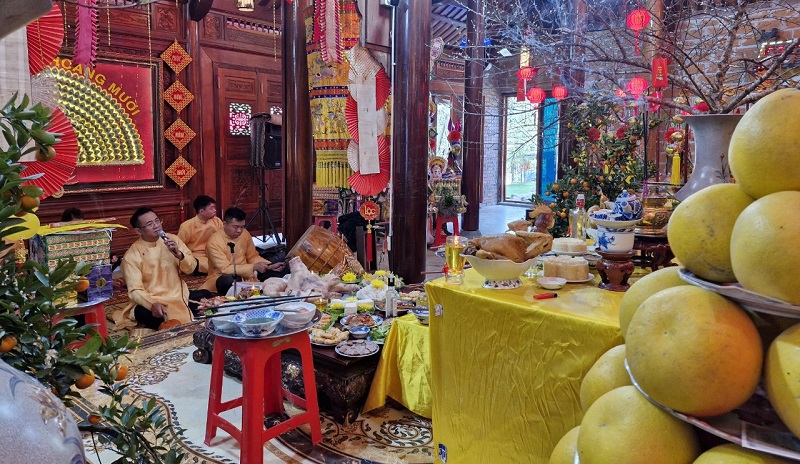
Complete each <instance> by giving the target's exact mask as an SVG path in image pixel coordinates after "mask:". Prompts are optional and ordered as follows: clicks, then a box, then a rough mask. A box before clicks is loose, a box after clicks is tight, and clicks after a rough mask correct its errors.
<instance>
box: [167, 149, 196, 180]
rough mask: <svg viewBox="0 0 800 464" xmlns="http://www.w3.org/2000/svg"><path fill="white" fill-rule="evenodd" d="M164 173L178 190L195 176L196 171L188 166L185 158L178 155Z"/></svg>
mask: <svg viewBox="0 0 800 464" xmlns="http://www.w3.org/2000/svg"><path fill="white" fill-rule="evenodd" d="M164 172H165V173H166V174H167V176H169V178H170V179H172V180H173V181H175V183H176V184H178V186H179V187H180V188H183V186H184V185H186V183H187V182H189V179H191V178H192V176H194V175H195V173H196V172H197V169H195V168H194V166H192V165H191V164H189V162H188V161H186V158H184V157H183V156H181V155H178V159H176V160H175V162H174V163H172V164H170V166H169V167H168V168H167V170H166V171H164Z"/></svg>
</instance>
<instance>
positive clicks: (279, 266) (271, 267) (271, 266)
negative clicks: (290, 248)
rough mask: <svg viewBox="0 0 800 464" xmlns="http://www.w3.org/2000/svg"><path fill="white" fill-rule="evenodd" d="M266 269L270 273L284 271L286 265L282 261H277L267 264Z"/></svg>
mask: <svg viewBox="0 0 800 464" xmlns="http://www.w3.org/2000/svg"><path fill="white" fill-rule="evenodd" d="M267 269H269V270H270V271H276V272H280V271H282V270H284V269H286V263H284V262H283V261H279V262H277V263H269V265H268V266H267Z"/></svg>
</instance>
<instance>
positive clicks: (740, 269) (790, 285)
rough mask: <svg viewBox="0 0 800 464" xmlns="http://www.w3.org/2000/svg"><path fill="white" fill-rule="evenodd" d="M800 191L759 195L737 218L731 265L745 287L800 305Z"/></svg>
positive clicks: (734, 228)
mask: <svg viewBox="0 0 800 464" xmlns="http://www.w3.org/2000/svg"><path fill="white" fill-rule="evenodd" d="M798 205H800V192H795V191H786V192H777V193H773V194H771V195H767V196H765V197H763V198H759V199H758V200H756V201H755V202H753V203H752V204H751V205H750V206H748V207H747V208H745V209H744V211H742V213H741V214H740V215H739V218H738V219H736V224H735V225H734V227H733V233H732V234H731V266H732V268H733V273H734V274H735V275H736V279H737V280H738V281H739V283H741V284H742V286H743V287H744V288H746V289H748V290H752V291H754V292H756V293H760V294H762V295H766V296H769V297H772V298H777V299H779V300H783V301H786V302H788V303H791V304H793V305H800V283H799V282H798V279H797V275H798V273H800V246H798V245H799V244H798V238H800V210H798Z"/></svg>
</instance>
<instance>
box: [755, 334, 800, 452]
mask: <svg viewBox="0 0 800 464" xmlns="http://www.w3.org/2000/svg"><path fill="white" fill-rule="evenodd" d="M764 389H765V390H766V391H767V398H769V402H770V403H771V404H772V407H773V408H775V412H777V413H778V416H779V417H780V418H781V420H782V421H783V423H784V424H786V427H788V428H789V430H791V431H792V433H794V434H795V435H797V436H800V324H796V325H793V326H792V327H789V328H788V329H786V330H785V331H784V332H783V333H782V334H780V335H778V338H776V339H775V341H773V342H772V344H771V345H770V346H769V349H768V350H767V356H766V361H765V362H764Z"/></svg>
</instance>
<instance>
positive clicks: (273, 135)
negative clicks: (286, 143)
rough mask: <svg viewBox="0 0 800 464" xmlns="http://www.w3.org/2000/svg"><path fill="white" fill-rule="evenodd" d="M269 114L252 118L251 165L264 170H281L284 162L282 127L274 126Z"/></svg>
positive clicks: (259, 114)
mask: <svg viewBox="0 0 800 464" xmlns="http://www.w3.org/2000/svg"><path fill="white" fill-rule="evenodd" d="M269 121H270V115H269V114H267V113H258V114H254V115H253V117H251V118H250V165H251V166H253V167H256V168H262V169H280V168H281V166H282V164H283V163H282V161H283V150H282V145H281V126H278V125H276V124H272V123H270V122H269Z"/></svg>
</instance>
